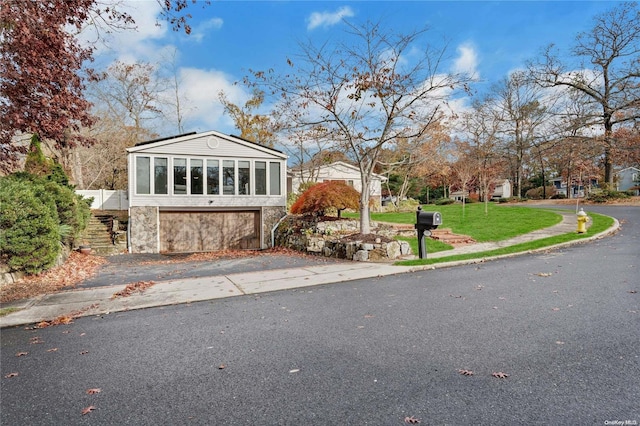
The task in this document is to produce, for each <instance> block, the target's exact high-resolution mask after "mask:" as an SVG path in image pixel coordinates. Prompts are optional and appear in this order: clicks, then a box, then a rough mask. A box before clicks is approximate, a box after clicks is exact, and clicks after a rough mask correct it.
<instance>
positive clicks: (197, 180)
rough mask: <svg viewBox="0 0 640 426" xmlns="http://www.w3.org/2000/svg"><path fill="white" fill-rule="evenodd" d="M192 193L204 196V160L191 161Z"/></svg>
mask: <svg viewBox="0 0 640 426" xmlns="http://www.w3.org/2000/svg"><path fill="white" fill-rule="evenodd" d="M190 162H191V193H192V194H202V191H203V190H204V182H202V160H191V161H190Z"/></svg>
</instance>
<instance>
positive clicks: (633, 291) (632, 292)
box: [627, 290, 638, 294]
mask: <svg viewBox="0 0 640 426" xmlns="http://www.w3.org/2000/svg"><path fill="white" fill-rule="evenodd" d="M637 292H638V290H629V291H628V292H627V293H631V294H636V293H637Z"/></svg>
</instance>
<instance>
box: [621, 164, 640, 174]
mask: <svg viewBox="0 0 640 426" xmlns="http://www.w3.org/2000/svg"><path fill="white" fill-rule="evenodd" d="M627 170H635V171H636V172H640V169H639V168H637V167H633V166H631V167H626V168H624V169H622V170H618V171H617V172H616V173H618V174H620V173H622V172H626V171H627Z"/></svg>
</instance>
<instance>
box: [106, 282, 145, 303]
mask: <svg viewBox="0 0 640 426" xmlns="http://www.w3.org/2000/svg"><path fill="white" fill-rule="evenodd" d="M153 285H155V281H138V282H136V283H131V284H127V286H126V287H125V288H124V289H122V290H120V291H118V292H115V293H113V296H111V299H115V298H118V297H129V296H131V295H132V294H134V293H143V292H144V291H145V290H146V289H148V288H149V287H151V286H153Z"/></svg>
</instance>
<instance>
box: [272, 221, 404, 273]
mask: <svg viewBox="0 0 640 426" xmlns="http://www.w3.org/2000/svg"><path fill="white" fill-rule="evenodd" d="M371 225H372V232H373V233H374V234H373V235H360V234H358V231H359V228H360V226H359V222H358V221H356V220H329V221H319V222H314V221H312V220H309V219H305V218H303V217H300V216H291V215H290V216H289V217H287V218H286V219H285V220H283V221H282V223H281V224H280V226H278V228H277V229H276V232H275V245H276V246H280V247H287V248H290V249H293V250H297V251H302V252H305V253H313V254H318V255H322V256H325V257H335V258H340V259H348V260H355V261H360V262H367V261H385V260H395V259H399V258H401V257H402V256H406V255H410V254H411V247H410V246H409V243H407V242H405V241H396V240H393V237H394V236H395V235H396V232H395V231H394V230H393V228H392V227H390V226H385V225H379V224H375V223H372V224H371Z"/></svg>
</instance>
